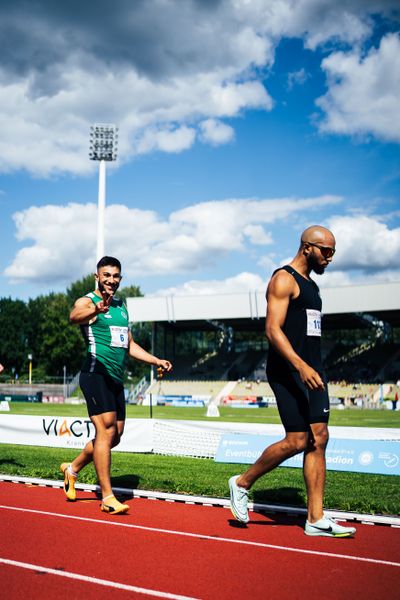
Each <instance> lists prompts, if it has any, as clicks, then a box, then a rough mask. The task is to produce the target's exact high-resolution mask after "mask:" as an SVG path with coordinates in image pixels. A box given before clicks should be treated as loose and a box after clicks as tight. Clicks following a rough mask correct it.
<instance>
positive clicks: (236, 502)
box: [229, 475, 249, 523]
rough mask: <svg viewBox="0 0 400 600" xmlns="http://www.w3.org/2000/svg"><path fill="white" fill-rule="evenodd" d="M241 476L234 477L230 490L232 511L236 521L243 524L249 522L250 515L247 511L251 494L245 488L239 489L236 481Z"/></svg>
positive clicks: (230, 481)
mask: <svg viewBox="0 0 400 600" xmlns="http://www.w3.org/2000/svg"><path fill="white" fill-rule="evenodd" d="M238 477H239V475H234V476H233V477H231V478H230V480H229V490H230V493H231V511H232V514H233V516H234V517H235V519H237V520H238V521H240V522H241V523H248V522H249V513H248V510H247V502H248V499H249V492H248V490H246V489H245V488H242V487H239V486H238V485H237V484H236V479H237V478H238Z"/></svg>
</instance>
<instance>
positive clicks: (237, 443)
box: [215, 434, 400, 475]
mask: <svg viewBox="0 0 400 600" xmlns="http://www.w3.org/2000/svg"><path fill="white" fill-rule="evenodd" d="M280 439H282V437H281V436H274V435H251V434H250V435H248V434H225V435H223V436H222V438H221V441H220V444H219V448H218V450H217V454H216V456H215V461H216V462H225V463H243V464H252V463H253V462H255V461H256V460H257V458H258V457H259V456H260V455H261V454H262V452H263V451H264V449H265V448H266V447H267V446H269V445H271V444H273V443H274V442H277V441H278V440H280ZM281 466H282V467H302V466H303V453H301V454H297V455H296V456H293V457H292V458H289V459H288V460H286V461H285V462H283V463H282V464H281ZM326 466H327V469H330V470H332V471H353V472H356V473H378V474H382V475H400V441H399V440H397V441H395V440H368V439H363V440H356V439H346V438H337V439H335V438H331V439H330V440H329V443H328V447H327V450H326Z"/></svg>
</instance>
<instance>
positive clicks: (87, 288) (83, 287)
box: [67, 274, 96, 308]
mask: <svg viewBox="0 0 400 600" xmlns="http://www.w3.org/2000/svg"><path fill="white" fill-rule="evenodd" d="M94 289H96V280H95V278H94V275H93V274H90V275H86V276H85V277H82V279H78V281H75V282H74V283H71V285H70V287H69V288H67V298H68V301H69V304H70V305H71V308H72V306H73V305H74V304H75V301H76V300H77V299H78V298H82V296H85V295H86V294H88V293H89V292H93V290H94Z"/></svg>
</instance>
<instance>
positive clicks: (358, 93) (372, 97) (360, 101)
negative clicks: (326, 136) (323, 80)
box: [317, 34, 400, 142]
mask: <svg viewBox="0 0 400 600" xmlns="http://www.w3.org/2000/svg"><path fill="white" fill-rule="evenodd" d="M322 68H323V69H324V70H325V72H326V73H327V76H328V83H329V90H328V92H327V94H325V96H322V97H321V98H319V99H318V100H317V105H318V106H319V107H320V108H321V109H322V110H323V111H324V112H325V113H326V114H325V117H324V119H323V120H322V122H321V123H320V129H321V131H327V132H333V133H339V134H350V135H352V134H361V135H364V134H372V135H374V136H376V137H378V138H382V139H384V140H388V141H394V142H400V36H399V35H396V34H388V35H386V36H385V37H384V38H383V39H382V40H381V44H380V46H379V48H378V49H372V50H370V51H369V53H368V54H367V56H365V57H362V56H361V54H360V52H359V51H358V52H357V51H355V52H349V53H344V52H335V53H332V54H331V55H330V56H328V57H327V58H325V59H324V60H323V62H322Z"/></svg>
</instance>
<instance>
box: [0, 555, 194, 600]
mask: <svg viewBox="0 0 400 600" xmlns="http://www.w3.org/2000/svg"><path fill="white" fill-rule="evenodd" d="M0 563H3V564H5V565H11V566H12V567H19V568H21V569H29V570H30V571H39V572H40V573H49V574H50V575H58V576H59V577H67V578H68V579H77V580H78V581H85V582H86V583H94V584H96V585H103V586H105V587H111V588H116V589H118V590H125V591H128V592H137V593H139V594H145V595H147V596H155V597H156V598H170V599H171V600H199V599H198V598H192V597H191V596H180V595H178V594H170V593H169V592H160V591H159V590H150V589H147V588H142V587H137V586H136V585H127V584H125V583H118V582H117V581H109V580H108V579H98V578H97V577H89V576H88V575H79V574H78V573H70V572H69V571H59V570H58V569H49V568H48V567H42V565H32V564H30V563H25V562H19V561H17V560H8V559H7V558H0Z"/></svg>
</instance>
